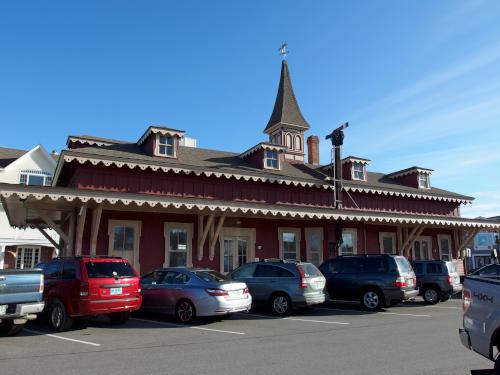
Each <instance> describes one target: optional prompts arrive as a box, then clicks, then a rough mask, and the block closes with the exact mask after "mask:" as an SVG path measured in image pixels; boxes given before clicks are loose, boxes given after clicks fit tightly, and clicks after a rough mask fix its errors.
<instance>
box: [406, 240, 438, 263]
mask: <svg viewBox="0 0 500 375" xmlns="http://www.w3.org/2000/svg"><path fill="white" fill-rule="evenodd" d="M417 241H418V242H420V243H422V242H423V241H426V242H427V243H428V244H429V259H428V260H432V259H434V256H433V251H432V237H431V236H420V237H417V238H415V240H413V243H412V244H411V251H412V259H413V260H427V259H417V258H415V242H417ZM420 246H421V247H422V244H420Z"/></svg>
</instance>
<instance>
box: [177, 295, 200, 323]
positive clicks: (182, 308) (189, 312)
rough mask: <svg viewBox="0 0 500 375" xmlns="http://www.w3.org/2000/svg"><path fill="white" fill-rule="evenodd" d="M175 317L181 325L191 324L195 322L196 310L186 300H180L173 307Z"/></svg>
mask: <svg viewBox="0 0 500 375" xmlns="http://www.w3.org/2000/svg"><path fill="white" fill-rule="evenodd" d="M175 317H176V319H177V320H178V321H179V322H181V323H191V322H194V321H195V320H196V309H195V307H194V305H193V303H192V302H191V301H189V300H187V299H183V300H180V301H179V302H177V305H176V306H175Z"/></svg>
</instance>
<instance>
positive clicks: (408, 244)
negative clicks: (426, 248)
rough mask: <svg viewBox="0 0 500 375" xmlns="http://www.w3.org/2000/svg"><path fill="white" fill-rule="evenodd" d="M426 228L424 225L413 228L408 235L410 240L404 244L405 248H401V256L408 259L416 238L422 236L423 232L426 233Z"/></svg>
mask: <svg viewBox="0 0 500 375" xmlns="http://www.w3.org/2000/svg"><path fill="white" fill-rule="evenodd" d="M424 229H425V228H424V226H423V225H417V226H416V227H415V228H413V229H412V230H411V232H410V234H409V235H408V238H407V239H406V241H405V242H404V244H403V246H402V247H401V255H403V256H405V257H407V258H408V254H409V253H410V249H411V245H412V243H413V241H414V240H415V238H417V237H418V236H420V235H421V234H422V232H423V231H424Z"/></svg>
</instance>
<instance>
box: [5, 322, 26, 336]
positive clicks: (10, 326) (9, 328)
mask: <svg viewBox="0 0 500 375" xmlns="http://www.w3.org/2000/svg"><path fill="white" fill-rule="evenodd" d="M23 327H24V323H22V324H14V321H13V320H3V321H2V322H1V323H0V335H2V336H14V335H17V334H18V333H19V332H21V331H22V329H23Z"/></svg>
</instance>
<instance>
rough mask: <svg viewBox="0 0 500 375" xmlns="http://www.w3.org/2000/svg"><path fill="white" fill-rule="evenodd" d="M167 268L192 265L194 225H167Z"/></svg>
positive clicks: (165, 230) (165, 232)
mask: <svg viewBox="0 0 500 375" xmlns="http://www.w3.org/2000/svg"><path fill="white" fill-rule="evenodd" d="M164 235H165V262H164V264H163V265H164V266H165V267H190V266H191V265H192V250H191V248H192V246H191V244H192V240H193V224H189V223H165V228H164Z"/></svg>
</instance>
